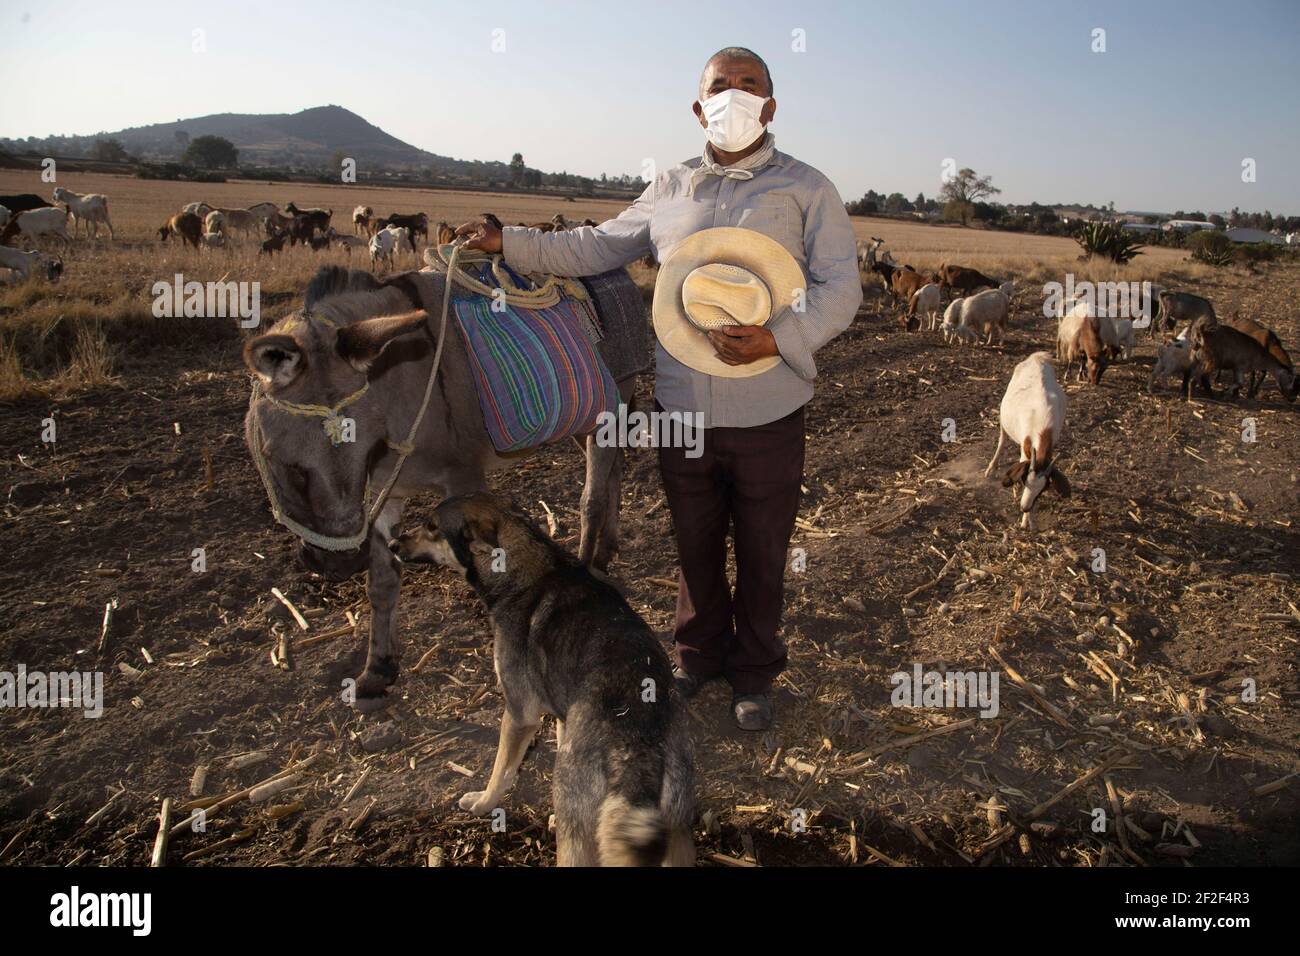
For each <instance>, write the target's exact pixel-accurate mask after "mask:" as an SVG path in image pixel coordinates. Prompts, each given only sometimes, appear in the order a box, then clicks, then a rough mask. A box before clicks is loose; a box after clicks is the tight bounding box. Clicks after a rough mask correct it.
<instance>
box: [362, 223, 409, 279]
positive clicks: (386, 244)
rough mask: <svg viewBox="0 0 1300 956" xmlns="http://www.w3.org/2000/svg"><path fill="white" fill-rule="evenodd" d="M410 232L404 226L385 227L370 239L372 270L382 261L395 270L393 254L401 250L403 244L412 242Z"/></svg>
mask: <svg viewBox="0 0 1300 956" xmlns="http://www.w3.org/2000/svg"><path fill="white" fill-rule="evenodd" d="M409 235H410V230H408V229H406V228H405V227H404V226H385V227H384V228H383V229H380V230H379V231H377V232H376V233H375V234H374V235H373V236H371V237H370V268H371V269H372V270H373V269H375V267H376V266H377V265H378V264H379V262H380V261H381V260H383V261H384V262H387V263H388V268H389V269H392V268H393V253H394V252H396V251H397V250H398V249H400V248H401V244H402V243H403V242H410V239H409V238H408V237H409Z"/></svg>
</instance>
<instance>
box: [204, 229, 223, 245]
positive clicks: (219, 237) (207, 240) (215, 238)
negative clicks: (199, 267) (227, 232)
mask: <svg viewBox="0 0 1300 956" xmlns="http://www.w3.org/2000/svg"><path fill="white" fill-rule="evenodd" d="M225 244H226V237H225V236H224V235H223V234H222V233H219V232H205V233H204V234H203V245H204V247H205V248H207V249H220V248H221V247H222V246H224V245H225Z"/></svg>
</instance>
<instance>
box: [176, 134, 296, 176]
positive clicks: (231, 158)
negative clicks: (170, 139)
mask: <svg viewBox="0 0 1300 956" xmlns="http://www.w3.org/2000/svg"><path fill="white" fill-rule="evenodd" d="M291 159H292V157H291ZM181 160H182V162H185V163H188V164H189V165H191V166H201V167H203V168H205V169H233V168H234V167H235V166H237V165H238V164H239V150H237V149H236V148H235V144H234V143H232V142H231V141H230V140H228V139H225V138H223V137H221V136H199V137H197V138H196V139H193V140H191V141H190V145H189V147H188V148H187V149H186V150H185V155H184V156H183V157H181Z"/></svg>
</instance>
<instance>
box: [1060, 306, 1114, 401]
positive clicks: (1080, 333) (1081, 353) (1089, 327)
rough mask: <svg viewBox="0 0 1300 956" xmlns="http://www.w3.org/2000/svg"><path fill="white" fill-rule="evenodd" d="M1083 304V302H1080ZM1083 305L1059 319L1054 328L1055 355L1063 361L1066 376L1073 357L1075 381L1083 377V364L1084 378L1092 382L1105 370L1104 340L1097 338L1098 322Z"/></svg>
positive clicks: (1095, 382) (1098, 380)
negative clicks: (1085, 376) (1077, 366)
mask: <svg viewBox="0 0 1300 956" xmlns="http://www.w3.org/2000/svg"><path fill="white" fill-rule="evenodd" d="M1080 305H1084V303H1080ZM1089 311H1091V310H1089V309H1086V308H1075V309H1072V310H1071V311H1070V314H1069V315H1067V316H1066V317H1065V318H1063V319H1062V320H1061V324H1060V325H1059V326H1058V327H1057V329H1056V358H1057V360H1058V361H1060V362H1064V363H1065V373H1066V375H1067V376H1068V375H1069V372H1070V366H1071V365H1073V364H1074V362H1075V360H1076V359H1077V360H1078V362H1079V375H1078V378H1077V381H1082V380H1083V370H1084V366H1085V365H1086V366H1087V369H1088V381H1089V382H1090V383H1091V384H1093V385H1100V384H1101V376H1102V373H1103V372H1105V371H1106V365H1107V364H1108V363H1107V359H1106V344H1105V343H1104V342H1102V340H1101V323H1100V321H1099V320H1098V318H1097V317H1096V316H1095V315H1089V314H1088V312H1089Z"/></svg>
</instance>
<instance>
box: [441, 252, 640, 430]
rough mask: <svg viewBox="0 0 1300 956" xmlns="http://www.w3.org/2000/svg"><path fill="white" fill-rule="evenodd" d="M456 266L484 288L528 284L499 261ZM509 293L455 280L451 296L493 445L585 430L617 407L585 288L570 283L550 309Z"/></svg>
mask: <svg viewBox="0 0 1300 956" xmlns="http://www.w3.org/2000/svg"><path fill="white" fill-rule="evenodd" d="M458 265H459V267H460V268H461V269H463V270H464V271H465V272H467V273H469V275H470V276H472V277H473V278H474V279H476V280H478V282H480V283H482V285H483V286H484V287H487V286H491V287H493V288H498V289H499V288H500V287H501V284H502V281H504V282H505V283H507V284H508V285H509V286H510V287H512V288H513V289H514V290H516V291H517V290H519V289H528V288H530V286H531V284H530V283H529V282H528V281H527V280H525V279H523V278H522V277H520V276H519V275H517V274H516V273H514V272H512V271H511V270H509V268H508V267H506V266H505V265H504V264H503V263H502V262H501V261H500V260H496V262H495V263H486V262H478V263H474V262H470V263H463V264H458ZM503 273H504V274H503ZM629 281H630V280H629ZM505 298H506V297H505V296H495V295H494V296H492V297H489V296H488V295H484V294H481V293H479V292H471V293H467V292H466V291H465V290H464V289H463V288H461V287H459V286H458V287H457V288H456V290H455V292H454V294H453V297H452V302H451V309H452V312H453V314H454V315H455V316H456V324H457V325H458V326H459V327H460V331H461V334H462V335H463V336H464V338H465V343H466V346H467V350H468V353H469V361H470V367H471V368H472V369H473V371H474V381H475V384H476V385H477V387H478V401H479V408H480V409H481V410H482V412H483V421H484V423H485V424H486V425H487V430H488V434H489V435H490V436H491V438H492V444H493V445H494V446H495V447H496V450H497V451H499V452H514V451H521V450H523V449H526V448H534V447H536V446H538V445H544V444H546V443H547V442H552V441H555V440H557V439H560V438H566V437H568V436H570V435H580V434H584V433H586V432H590V431H592V430H593V429H594V428H595V427H596V425H597V424H598V418H599V416H600V414H601V413H602V412H614V413H617V411H618V403H619V393H618V387H617V386H616V385H615V383H614V379H613V377H612V376H611V375H610V372H609V369H608V368H607V367H606V365H605V363H604V361H602V359H601V356H600V354H599V352H598V351H597V345H596V343H597V342H599V341H600V339H601V338H602V336H603V333H602V331H601V328H600V324H599V320H598V317H597V312H596V308H595V304H594V302H593V300H592V299H591V297H590V295H589V294H588V293H587V291H586V289H585V287H584V286H582V285H581V284H580V283H577V282H565V283H564V284H563V286H562V291H561V293H560V295H559V296H558V301H555V302H554V304H552V305H549V306H547V307H545V308H524V307H522V306H519V305H512V304H507V302H506V301H505ZM551 298H556V297H554V296H552V297H551Z"/></svg>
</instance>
